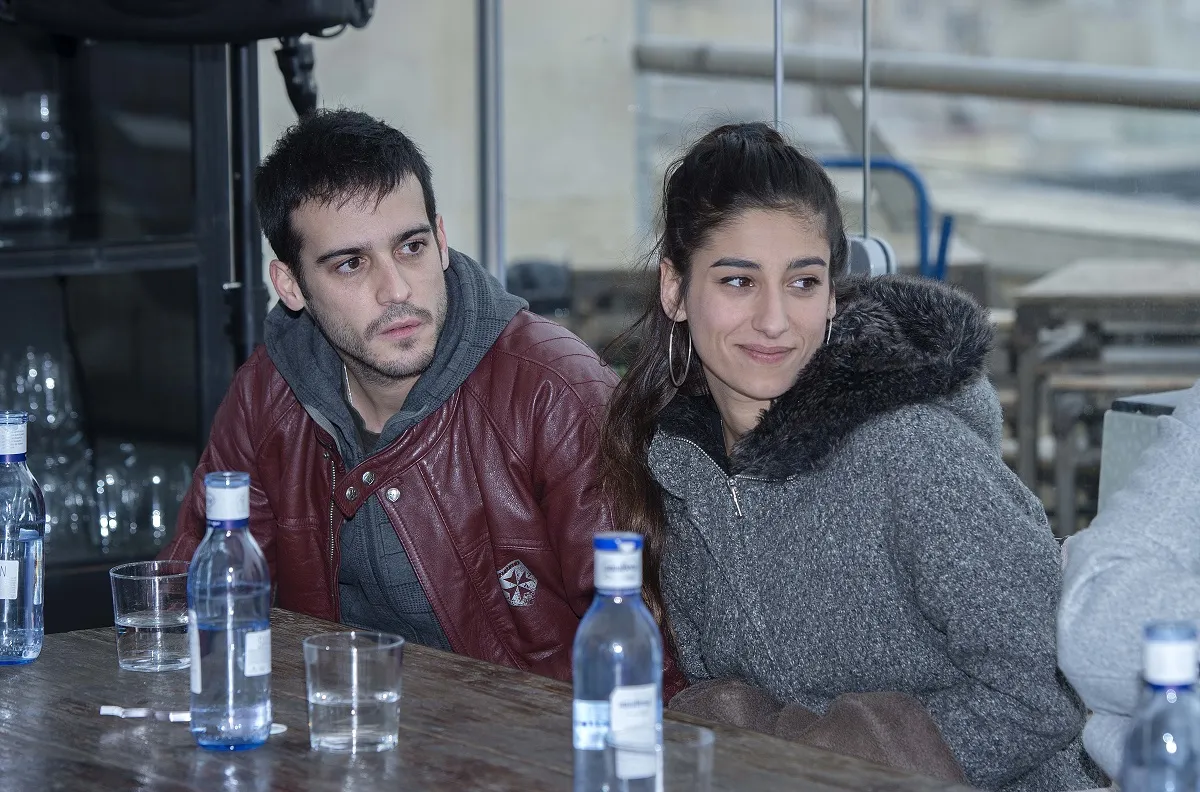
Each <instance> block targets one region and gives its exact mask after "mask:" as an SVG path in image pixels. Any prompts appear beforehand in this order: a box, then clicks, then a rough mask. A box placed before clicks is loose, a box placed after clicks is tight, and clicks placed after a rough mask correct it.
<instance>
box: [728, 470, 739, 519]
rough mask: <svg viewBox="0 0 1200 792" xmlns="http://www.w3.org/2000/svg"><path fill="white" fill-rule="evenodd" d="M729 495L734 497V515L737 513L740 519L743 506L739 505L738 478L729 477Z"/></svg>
mask: <svg viewBox="0 0 1200 792" xmlns="http://www.w3.org/2000/svg"><path fill="white" fill-rule="evenodd" d="M729 494H730V495H732V496H733V510H734V513H736V514H737V516H738V517H741V516H742V504H740V503H738V496H737V477H736V476H730V477H729Z"/></svg>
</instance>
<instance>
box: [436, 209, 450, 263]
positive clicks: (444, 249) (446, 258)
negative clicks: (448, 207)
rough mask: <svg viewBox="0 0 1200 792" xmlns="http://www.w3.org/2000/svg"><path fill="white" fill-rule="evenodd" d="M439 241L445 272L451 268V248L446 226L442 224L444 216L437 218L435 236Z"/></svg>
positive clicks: (439, 252)
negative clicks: (447, 239)
mask: <svg viewBox="0 0 1200 792" xmlns="http://www.w3.org/2000/svg"><path fill="white" fill-rule="evenodd" d="M434 238H435V239H436V240H437V246H438V255H440V256H441V257H442V271H443V272H444V271H445V270H446V268H447V267H449V266H450V246H449V245H448V244H447V243H446V224H445V223H443V222H442V216H441V215H438V216H437V230H436V233H435V234H434Z"/></svg>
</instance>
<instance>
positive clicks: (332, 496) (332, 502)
mask: <svg viewBox="0 0 1200 792" xmlns="http://www.w3.org/2000/svg"><path fill="white" fill-rule="evenodd" d="M329 475H330V478H331V479H332V484H331V486H330V492H329V579H330V580H334V573H335V572H336V571H337V570H335V569H334V568H333V553H334V545H335V543H336V537H337V535H336V534H335V533H334V530H333V510H334V509H335V508H336V506H337V501H336V499H337V461H336V460H335V459H334V458H333V454H330V455H329Z"/></svg>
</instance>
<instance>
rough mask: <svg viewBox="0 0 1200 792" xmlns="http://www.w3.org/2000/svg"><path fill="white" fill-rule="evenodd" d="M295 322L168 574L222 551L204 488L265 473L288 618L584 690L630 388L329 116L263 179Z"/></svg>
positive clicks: (245, 370)
mask: <svg viewBox="0 0 1200 792" xmlns="http://www.w3.org/2000/svg"><path fill="white" fill-rule="evenodd" d="M256 191H257V204H258V211H259V215H260V217H261V219H262V226H263V231H264V232H265V234H266V237H267V239H268V240H269V241H270V243H271V247H272V248H273V249H274V251H275V255H276V256H277V258H276V259H275V260H274V261H272V262H271V268H270V272H271V281H272V282H273V283H274V285H275V289H276V291H277V292H278V294H279V299H280V303H281V305H278V306H276V308H275V309H274V310H273V311H271V313H270V315H269V316H268V318H267V322H266V347H265V349H264V348H262V347H260V348H259V349H258V350H257V351H256V352H255V353H254V354H253V355H252V356H251V358H250V359H249V360H248V361H247V362H246V364H245V365H243V366H242V367H241V369H240V370H239V371H238V373H237V375H236V377H235V379H234V382H233V385H232V387H231V388H230V391H229V393H228V395H227V396H226V398H225V401H224V402H223V404H222V405H221V407H220V409H219V410H218V412H217V415H216V418H215V420H214V423H213V429H212V436H211V438H210V440H209V444H208V447H207V449H206V450H205V452H204V455H203V456H202V457H201V459H200V462H199V464H198V466H197V469H196V472H195V476H194V478H193V481H192V488H191V491H190V492H189V493H188V496H187V499H186V502H185V503H184V506H183V510H182V512H181V515H180V518H179V522H178V527H177V532H176V536H175V538H174V540H173V541H172V542H171V544H170V546H169V547H168V548H167V549H166V550H165V551H164V553H163V555H164V557H168V558H181V559H189V558H191V557H192V554H193V553H194V552H195V549H196V547H197V545H198V544H199V542H200V540H201V539H202V538H203V535H204V530H205V516H204V493H203V477H204V474H205V473H207V472H210V471H213V470H242V471H247V472H249V474H250V478H251V484H252V488H251V493H250V508H251V515H250V528H251V531H252V532H253V534H254V536H255V538H256V539H257V540H258V543H259V545H260V546H261V547H262V548H263V551H264V553H265V554H266V556H267V559H268V561H269V562H270V565H271V574H272V581H273V583H274V584H275V597H276V604H277V605H278V606H280V607H283V608H288V609H290V610H295V611H300V612H303V613H307V614H311V615H313V616H317V617H321V618H326V619H335V620H340V621H342V622H345V623H346V624H349V625H354V626H359V627H365V628H370V629H378V630H384V631H387V632H394V633H397V634H399V635H402V636H404V637H405V638H406V639H408V640H411V641H415V642H417V643H421V644H424V645H427V646H432V647H437V648H441V649H448V650H452V651H455V652H459V653H462V654H466V655H470V656H472V657H476V658H480V659H483V660H487V661H491V662H495V663H502V664H505V665H510V666H515V667H517V668H522V669H527V670H530V671H533V672H536V673H539V674H543V675H546V676H551V677H556V678H558V679H570V677H571V660H570V655H571V644H572V640H573V638H574V635H575V629H576V627H577V626H578V623H579V619H580V618H581V617H582V615H583V613H584V611H585V610H586V609H587V607H588V605H589V604H590V601H591V596H592V546H591V540H592V536H593V534H594V533H596V532H597V531H605V530H613V527H614V526H613V522H612V517H611V514H610V511H609V507H608V505H607V503H606V501H605V500H604V498H603V497H602V495H601V493H600V491H599V487H598V485H597V480H598V477H597V475H596V466H597V460H598V455H599V426H598V422H599V420H600V418H601V413H602V411H603V409H604V406H605V404H606V403H607V400H608V398H609V394H610V393H611V391H612V389H613V387H614V385H615V383H616V381H617V377H616V375H615V374H614V373H613V371H612V370H611V369H610V368H608V367H606V366H605V365H603V364H602V363H601V362H600V360H599V359H598V358H597V356H596V355H595V354H594V353H593V352H592V351H591V350H590V349H589V348H588V347H587V346H586V345H584V343H583V342H582V341H580V340H579V339H578V338H576V337H575V336H574V335H572V334H571V333H569V332H567V331H566V330H564V329H563V328H562V327H560V326H558V325H556V324H554V323H553V322H550V321H547V320H545V319H541V318H539V317H537V316H535V315H533V314H531V313H529V312H528V311H526V310H524V308H525V304H524V302H523V301H521V300H519V299H518V298H516V297H514V296H512V295H510V294H507V293H506V292H505V291H504V290H503V289H502V288H501V287H500V286H499V284H498V283H497V282H496V281H495V280H493V279H492V278H490V277H489V276H488V275H487V274H486V273H485V272H484V271H483V269H482V268H481V267H480V266H479V265H478V264H476V263H475V262H474V261H472V260H471V259H469V258H467V257H466V256H464V255H462V254H460V253H458V252H456V251H454V250H451V249H450V248H449V247H448V246H447V242H446V232H445V228H444V226H443V223H442V218H441V217H440V216H439V215H438V214H437V211H436V207H435V204H434V196H433V188H432V183H431V175H430V170H429V166H428V165H427V164H426V162H425V160H424V158H423V157H422V155H421V153H420V151H419V150H418V149H417V148H416V146H415V145H414V144H413V143H412V141H410V140H409V139H408V138H407V137H405V135H404V134H402V133H401V132H399V131H397V130H396V129H393V128H391V127H389V126H388V125H386V124H384V123H382V122H380V121H377V120H375V119H373V118H371V117H369V116H367V115H365V114H362V113H358V112H350V111H346V110H337V111H321V112H317V113H315V114H313V115H311V116H309V117H306V118H305V119H304V120H302V121H300V122H299V123H297V124H296V125H295V126H293V127H292V128H291V129H290V130H288V132H287V133H286V134H285V135H284V136H283V137H282V138H281V139H280V140H279V142H278V143H277V144H276V146H275V149H274V151H273V152H272V153H271V154H270V156H268V157H267V158H266V159H265V160H264V161H263V163H262V165H261V166H260V167H259V169H258V172H257V184H256Z"/></svg>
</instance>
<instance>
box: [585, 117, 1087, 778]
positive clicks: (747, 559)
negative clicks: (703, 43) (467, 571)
mask: <svg viewBox="0 0 1200 792" xmlns="http://www.w3.org/2000/svg"><path fill="white" fill-rule="evenodd" d="M662 222H663V229H662V236H661V238H660V239H659V242H658V244H657V246H656V248H655V251H654V253H653V256H654V259H653V260H654V261H655V262H656V263H658V264H659V275H660V277H659V284H658V291H657V294H656V295H655V299H654V304H653V305H652V306H651V307H650V310H648V311H647V313H646V314H645V315H644V316H643V317H642V319H641V320H640V321H639V323H638V324H637V325H635V327H634V328H633V330H631V333H637V334H638V337H639V338H640V341H641V344H640V345H639V348H638V351H637V352H636V353H635V355H634V358H633V360H632V362H631V365H630V368H629V372H628V374H627V376H626V377H625V378H624V379H623V381H622V383H621V384H620V385H619V386H618V388H617V391H616V393H615V394H614V397H613V400H612V402H611V403H610V406H609V413H608V420H607V422H606V425H605V431H604V440H603V447H604V453H605V474H604V475H605V485H606V487H607V488H608V490H609V493H610V497H612V498H613V499H614V501H615V502H616V508H617V509H618V514H617V516H618V523H619V524H623V525H624V526H625V527H627V528H629V529H631V530H638V531H640V532H642V533H643V534H645V536H646V550H645V556H644V557H645V566H646V575H645V579H646V581H647V585H646V592H645V596H646V599H647V601H648V602H649V604H650V606H651V609H652V610H653V611H654V612H655V613H656V615H657V616H658V618H659V619H660V620H661V621H662V622H663V626H664V630H665V632H666V634H667V635H668V636H671V640H672V642H673V643H674V648H675V651H676V655H677V657H678V660H679V662H680V664H681V665H682V668H683V670H684V672H685V673H686V675H687V676H688V678H689V681H690V682H691V683H692V685H693V687H692V688H691V689H690V690H685V691H684V692H683V693H681V694H679V696H678V697H677V698H676V700H675V701H674V702H672V707H673V708H678V707H679V706H680V704H679V702H681V701H683V702H684V704H685V705H684V706H683V708H684V709H689V710H690V711H693V712H707V713H708V714H723V713H728V712H732V711H738V712H740V713H741V714H740V715H739V716H738V717H733V718H729V717H727V718H726V719H729V720H734V721H735V722H736V721H738V720H739V718H740V719H741V720H742V722H741V723H740V724H739V725H744V726H746V725H749V726H754V725H755V723H754V721H755V719H756V718H757V719H758V720H757V723H758V724H759V725H760V726H761V724H762V723H764V722H767V724H768V725H767V726H766V728H764V730H768V731H770V730H773V731H776V732H777V733H783V734H790V735H792V736H797V737H800V738H804V737H805V735H806V734H810V735H811V733H812V730H813V728H814V725H813V721H815V720H817V716H818V715H824V718H822V719H821V720H822V721H825V720H828V719H833V720H837V721H839V722H841V723H843V724H845V722H846V720H845V719H846V714H847V712H850V713H851V714H853V712H854V711H860V712H859V714H860V715H862V716H863V717H862V718H860V723H863V722H866V721H871V720H872V718H873V717H874V716H873V715H872V713H871V711H870V710H871V709H872V707H873V706H876V705H881V706H878V708H877V712H876V713H875V715H877V716H879V717H874V720H875V722H876V725H878V723H877V722H878V721H880V719H882V721H883V722H884V723H885V726H884V728H883V731H884V732H885V735H884V736H885V737H886V738H887V739H890V740H892V741H893V742H898V743H899V744H901V745H903V744H904V740H906V739H910V738H911V735H910V734H907V733H906V728H905V726H904V724H905V723H907V722H912V724H913V726H912V728H913V729H914V730H915V731H917V732H919V731H920V728H921V726H922V724H921V723H918V722H916V721H915V720H913V719H911V718H909V717H908V715H906V714H905V713H904V712H903V709H904V706H905V703H906V702H909V703H913V704H915V705H916V707H915V708H916V711H917V712H918V713H919V715H920V718H919V719H917V720H920V719H925V720H928V719H929V718H932V723H933V724H936V729H934V728H932V726H931V731H932V732H933V733H934V736H935V739H936V736H937V734H938V733H940V736H941V738H942V739H944V745H948V746H949V749H950V751H951V752H952V754H953V759H955V760H957V763H958V765H960V766H961V768H962V772H964V773H965V776H966V779H967V780H969V781H970V782H971V783H972V784H975V785H977V786H981V787H985V788H989V789H1012V790H1047V792H1049V791H1050V790H1067V789H1084V788H1089V787H1095V786H1097V785H1099V784H1100V783H1102V779H1101V778H1099V777H1095V776H1089V775H1088V771H1087V770H1086V769H1085V765H1084V762H1085V760H1084V756H1083V754H1082V750H1081V746H1080V742H1079V732H1080V729H1081V728H1082V725H1083V716H1084V714H1083V709H1082V707H1081V704H1080V702H1079V700H1078V698H1077V697H1076V696H1075V695H1074V694H1073V692H1072V691H1071V690H1070V688H1069V687H1067V686H1066V685H1065V683H1064V682H1062V681H1061V679H1060V677H1058V675H1057V672H1056V667H1055V646H1054V613H1055V605H1056V603H1057V599H1058V591H1059V581H1060V573H1059V568H1058V558H1057V547H1056V544H1055V542H1054V539H1053V538H1052V536H1051V534H1050V531H1049V529H1048V526H1047V524H1046V519H1045V514H1044V512H1043V510H1042V508H1041V506H1040V504H1039V502H1038V501H1037V499H1036V498H1035V497H1034V496H1033V495H1032V494H1031V493H1030V492H1029V491H1028V490H1026V489H1025V487H1023V486H1022V485H1021V483H1020V482H1019V481H1018V480H1017V478H1016V477H1015V476H1013V475H1012V473H1011V472H1010V471H1009V470H1008V469H1007V468H1006V467H1005V465H1004V463H1003V461H1002V460H1001V458H1000V452H999V446H1000V410H999V403H998V400H997V398H996V395H995V393H994V391H993V390H992V388H991V387H990V385H989V384H988V382H987V380H986V378H985V376H984V373H983V369H984V361H985V357H986V355H987V352H988V349H989V344H990V339H991V334H990V330H989V326H988V324H987V322H986V320H985V318H984V316H983V315H982V313H981V311H980V310H979V308H978V307H976V305H975V304H974V303H973V302H971V301H970V300H968V299H967V298H965V297H962V296H960V295H959V294H957V293H956V292H954V291H952V290H950V289H948V288H946V287H943V286H941V285H940V284H937V283H934V282H930V281H918V280H911V279H902V278H894V277H888V278H878V279H874V280H867V281H862V280H849V279H847V280H845V282H844V283H843V282H842V281H843V274H844V272H845V269H846V261H847V251H848V243H847V240H846V237H845V234H844V231H843V227H842V217H841V213H840V211H839V209H838V204H837V195H836V192H835V190H834V187H833V185H832V184H831V182H830V180H829V178H828V176H827V175H826V174H825V173H824V171H823V170H822V169H821V168H820V166H819V165H818V164H817V163H815V162H814V161H813V160H811V159H809V158H807V157H805V156H804V155H802V154H801V153H800V152H799V151H797V150H796V149H795V148H793V147H791V146H789V145H788V144H787V142H786V141H785V140H784V139H783V138H782V137H781V136H780V135H779V134H778V133H777V132H775V131H774V130H772V129H771V128H770V127H768V126H766V125H764V124H742V125H733V126H723V127H720V128H718V129H716V130H714V131H712V132H711V133H709V134H708V135H706V136H705V137H704V138H703V139H701V140H700V141H699V142H698V143H696V144H695V145H694V146H693V147H692V148H691V150H690V151H689V152H688V153H687V154H686V155H685V156H684V157H683V158H682V159H681V160H680V161H678V162H676V163H675V164H674V165H673V166H672V168H671V169H670V171H669V172H668V175H667V178H666V180H665V183H664V194H663V217H662ZM835 286H836V288H835ZM844 694H852V695H851V698H854V697H855V696H857V697H858V698H856V699H854V701H856V702H857V704H856V705H855V706H858V707H859V710H855V706H851V707H849V708H847V707H843V706H841V705H840V704H839V703H838V702H843V701H845V700H846V698H847V697H846V695H844ZM860 694H867V695H866V697H865V698H863V696H862V695H860ZM872 696H874V697H875V698H872ZM764 701H767V702H771V701H773V702H775V703H776V704H775V706H774V708H773V709H772V708H771V707H769V706H765V705H764ZM864 701H865V702H866V703H865V705H864V704H863V702H864ZM881 702H882V704H881ZM852 703H853V702H852ZM918 703H919V704H918ZM860 705H861V706H860ZM864 706H865V710H862V707H864ZM764 707H765V709H764ZM781 708H782V709H781ZM746 711H750V713H751V714H750V715H746ZM766 711H769V715H770V717H769V718H768V719H767V721H763V720H762V718H761V717H759V716H761V715H762V714H763V713H764V712H766ZM864 712H865V714H864ZM755 713H757V714H755ZM880 713H882V715H880ZM835 716H836V717H835ZM889 718H890V723H892V727H890V728H889V727H887V726H886V723H887V722H889V721H888V719H889ZM850 720H851V721H854V718H853V717H851V718H850ZM815 728H816V731H817V732H820V723H817V724H816V726H815ZM859 731H860V730H859V729H857V728H855V727H853V725H852V727H851V728H849V729H845V730H843V731H842V732H841V733H840V735H841V736H840V737H838V738H836V739H833V738H831V737H830V736H829V735H828V734H826V735H825V737H824V738H822V737H821V736H820V735H819V734H817V735H816V736H814V737H813V738H812V739H810V740H807V741H809V742H813V743H815V744H819V745H823V746H824V747H829V748H831V749H833V750H838V749H839V747H840V746H842V745H843V738H845V739H850V738H851V737H852V736H853V735H855V734H857V733H858V732H859ZM939 742H940V741H939ZM918 743H919V741H918ZM922 745H923V744H922ZM925 748H928V750H930V751H931V752H932V753H936V746H928V745H926V746H925ZM925 748H921V750H925ZM847 751H848V752H850V753H855V752H856V751H854V750H853V747H852V746H849V747H847ZM901 752H903V751H901ZM868 753H869V754H870V755H871V756H873V757H875V758H878V757H877V756H876V754H873V753H870V752H868ZM884 753H885V754H886V753H887V752H886V751H885V752H884ZM888 759H889V757H888V756H887V755H885V756H883V760H884V761H887V760H888ZM899 763H900V764H901V765H904V764H905V761H904V760H903V757H901V761H900V762H899ZM908 764H909V766H911V765H912V762H908ZM916 764H917V766H918V767H927V766H929V763H925V764H922V762H921V761H920V760H919V758H918V761H917V762H916ZM951 764H953V762H951ZM932 765H933V767H934V768H935V769H936V768H938V767H941V765H939V764H938V761H937V760H936V757H934V759H933V760H932ZM940 774H941V775H943V776H944V777H947V776H953V775H954V774H953V773H946V772H942V773H940Z"/></svg>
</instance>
